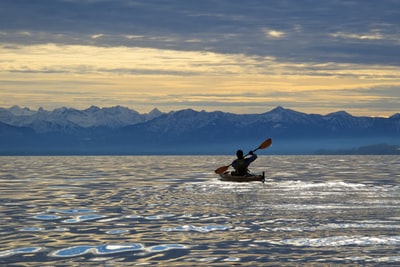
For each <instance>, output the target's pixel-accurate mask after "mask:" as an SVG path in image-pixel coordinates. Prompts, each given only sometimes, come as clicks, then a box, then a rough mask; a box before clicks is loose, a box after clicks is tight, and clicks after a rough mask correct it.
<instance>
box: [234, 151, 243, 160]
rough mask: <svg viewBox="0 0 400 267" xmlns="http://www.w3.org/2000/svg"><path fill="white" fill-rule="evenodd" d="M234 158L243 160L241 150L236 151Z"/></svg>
mask: <svg viewBox="0 0 400 267" xmlns="http://www.w3.org/2000/svg"><path fill="white" fill-rule="evenodd" d="M236 156H237V157H238V159H242V158H243V151H242V150H241V149H239V150H238V151H236Z"/></svg>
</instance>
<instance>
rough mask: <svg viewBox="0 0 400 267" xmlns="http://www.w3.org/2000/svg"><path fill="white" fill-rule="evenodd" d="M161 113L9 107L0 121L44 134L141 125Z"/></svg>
mask: <svg viewBox="0 0 400 267" xmlns="http://www.w3.org/2000/svg"><path fill="white" fill-rule="evenodd" d="M162 114H163V113H162V112H160V111H159V110H154V111H153V112H152V114H151V116H148V114H139V113H138V112H137V111H135V110H131V109H129V108H126V107H122V106H115V107H110V108H99V107H97V106H91V107H89V108H88V109H85V110H77V109H74V108H67V107H61V108H57V109H54V110H53V111H47V110H44V109H43V108H39V109H38V111H32V110H30V109H29V108H23V109H21V108H20V107H18V106H13V107H11V108H9V109H4V108H3V109H0V122H4V123H7V124H9V125H12V126H19V127H31V128H33V129H35V130H36V131H37V132H46V131H53V130H54V129H55V128H57V129H64V128H65V127H72V126H73V127H83V128H88V127H102V126H104V127H107V128H119V127H123V126H127V125H132V124H136V123H140V122H145V121H147V120H150V119H154V118H156V117H158V116H161V115H162ZM47 127H48V129H47V130H46V128H47Z"/></svg>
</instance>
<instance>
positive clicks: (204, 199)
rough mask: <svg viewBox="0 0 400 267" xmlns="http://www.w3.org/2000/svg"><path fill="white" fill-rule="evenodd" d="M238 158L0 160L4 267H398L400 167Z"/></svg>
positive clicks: (391, 160)
mask: <svg viewBox="0 0 400 267" xmlns="http://www.w3.org/2000/svg"><path fill="white" fill-rule="evenodd" d="M232 159H233V157H228V156H209V157H208V156H122V157H117V156H95V157H89V156H88V157H73V156H67V157H61V156H59V157H0V205H1V206H0V265H1V266H57V265H58V266H147V265H148V266H204V265H210V266H232V265H236V266H276V265H280V266H293V265H295V266H296V265H300V266H302V265H307V266H331V265H349V266H355V265H367V266H368V265H369V266H376V265H384V266H387V265H393V266H396V265H400V157H399V156H260V157H259V159H258V160H257V161H255V162H254V163H253V164H252V166H251V170H252V171H253V172H262V171H265V172H266V176H267V179H266V182H265V183H264V184H263V183H261V182H252V183H230V182H221V181H219V180H218V179H217V176H216V175H215V174H214V172H213V170H214V169H216V168H217V167H219V166H223V165H227V164H229V163H230V161H231V160H232Z"/></svg>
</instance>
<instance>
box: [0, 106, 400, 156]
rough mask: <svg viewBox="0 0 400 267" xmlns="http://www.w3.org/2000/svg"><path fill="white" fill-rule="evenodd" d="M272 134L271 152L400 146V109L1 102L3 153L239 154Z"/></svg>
mask: <svg viewBox="0 0 400 267" xmlns="http://www.w3.org/2000/svg"><path fill="white" fill-rule="evenodd" d="M266 138H272V139H273V146H272V147H270V148H268V149H267V150H266V151H259V152H260V153H265V154H271V153H272V154H312V153H315V152H316V151H330V150H335V151H345V150H348V149H353V151H354V148H355V147H360V146H370V145H375V144H386V145H387V144H389V145H393V146H394V147H395V148H396V149H395V151H400V150H399V149H398V146H399V145H400V113H397V114H394V115H392V116H391V117H389V118H383V117H365V116H363V117H357V116H352V115H351V114H349V113H347V112H345V111H338V112H334V113H330V114H327V115H319V114H306V113H302V112H298V111H295V110H292V109H287V108H283V107H276V108H274V109H272V110H270V111H267V112H265V113H261V114H233V113H226V112H222V111H213V112H206V111H195V110H193V109H184V110H179V111H171V112H167V113H164V112H161V111H159V110H158V109H153V110H152V111H151V112H149V113H147V114H140V113H139V112H137V111H135V110H132V109H129V108H126V107H121V106H115V107H110V108H99V107H96V106H92V107H90V108H88V109H85V110H77V109H73V108H66V107H62V108H58V109H54V110H52V111H48V110H44V109H42V108H39V109H38V110H31V109H29V108H20V107H18V106H13V107H11V108H0V155H70V154H76V155H91V154H112V155H113V154H120V155H125V154H132V155H138V154H206V155H210V154H234V153H235V151H236V150H237V149H238V148H241V149H243V150H251V149H254V148H256V147H257V146H258V145H259V143H260V142H262V141H263V140H265V139H266Z"/></svg>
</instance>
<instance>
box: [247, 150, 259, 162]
mask: <svg viewBox="0 0 400 267" xmlns="http://www.w3.org/2000/svg"><path fill="white" fill-rule="evenodd" d="M249 154H250V155H251V157H249V158H246V163H247V166H249V165H250V163H252V162H253V161H255V160H256V159H257V155H256V154H254V153H253V151H250V152H249Z"/></svg>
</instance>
